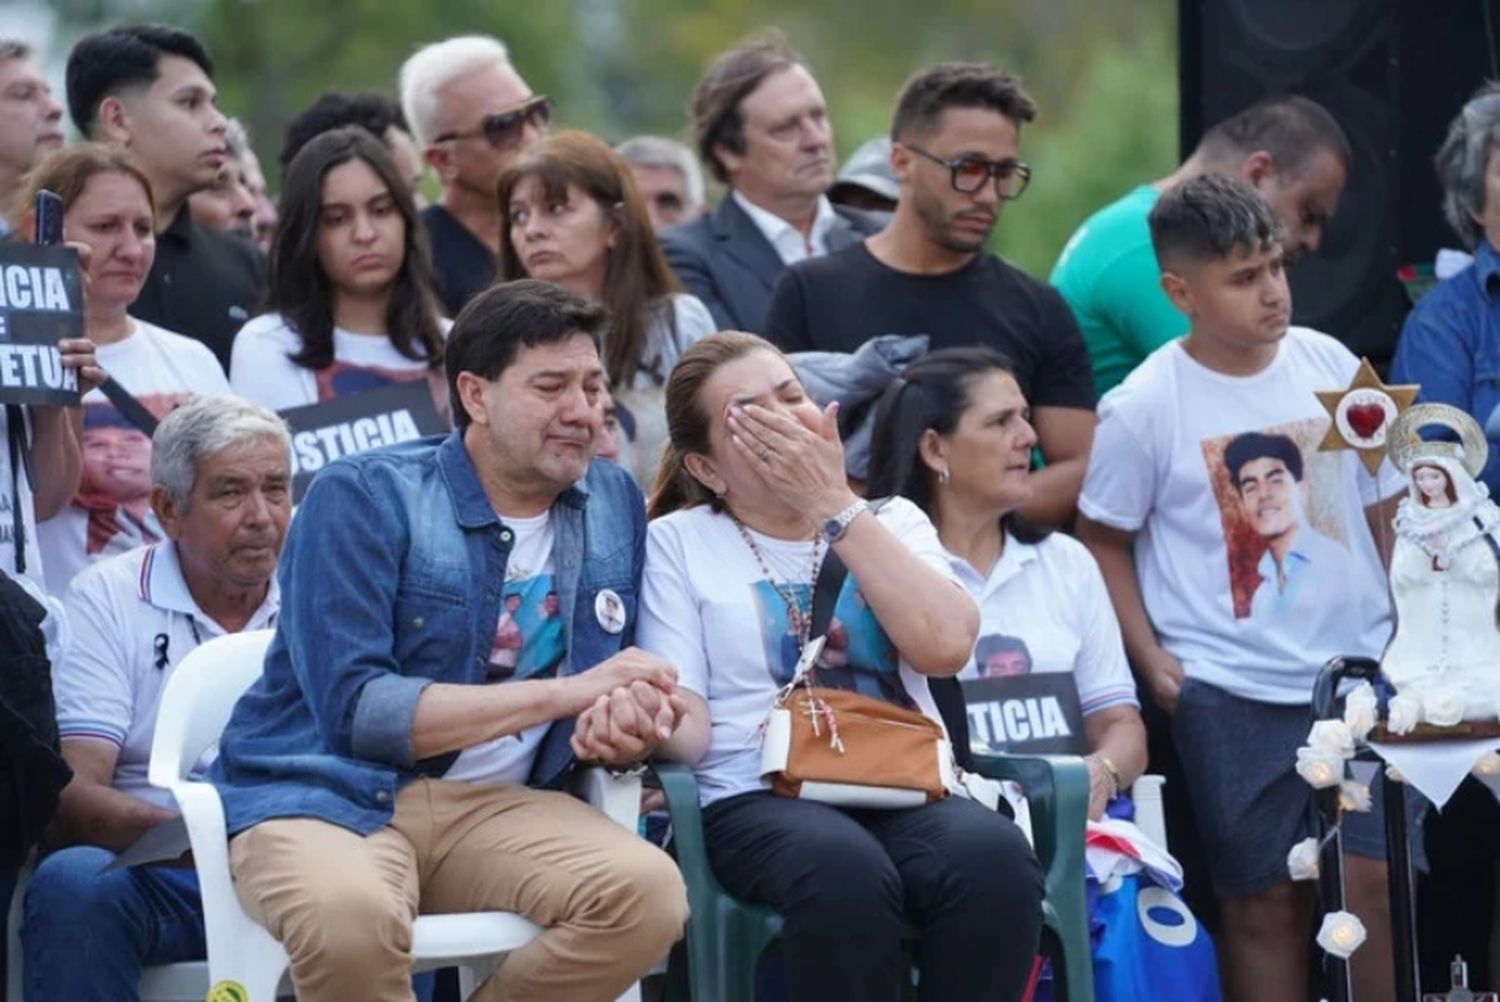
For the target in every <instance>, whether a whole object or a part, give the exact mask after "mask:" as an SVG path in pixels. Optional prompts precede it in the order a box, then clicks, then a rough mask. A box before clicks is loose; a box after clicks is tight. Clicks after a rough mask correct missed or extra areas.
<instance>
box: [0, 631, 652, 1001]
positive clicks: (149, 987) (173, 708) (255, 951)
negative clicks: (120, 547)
mask: <svg viewBox="0 0 1500 1002" xmlns="http://www.w3.org/2000/svg"><path fill="white" fill-rule="evenodd" d="M271 636H272V631H270V630H260V631H255V632H247V633H237V634H231V635H228V636H224V637H218V638H215V639H214V640H210V641H209V642H208V643H206V644H203V645H202V646H201V647H199V648H198V649H197V650H195V651H193V652H192V653H191V654H189V655H188V656H187V657H185V658H183V659H182V662H181V663H180V664H178V665H177V667H176V668H175V669H174V670H173V673H172V677H171V679H169V680H168V682H167V686H166V689H165V691H164V692H163V693H162V700H161V708H160V711H159V712H158V714H157V722H156V733H155V735H154V740H153V741H152V745H151V765H150V772H149V778H150V780H151V784H152V785H153V786H157V787H161V788H162V789H166V790H170V791H171V792H172V795H173V796H174V797H175V798H176V799H177V805H178V808H179V809H180V810H181V811H182V816H183V819H184V821H185V822H186V824H187V829H188V836H189V838H190V840H191V842H192V847H193V859H194V863H195V865H196V867H197V871H198V883H199V889H200V891H201V893H202V897H203V914H204V925H205V932H206V934H207V943H208V960H207V961H206V962H204V961H197V962H189V963H180V964H166V965H162V966H159V967H151V968H148V969H146V971H145V972H143V974H142V976H141V998H142V1000H143V1002H197V1000H201V999H202V998H203V997H204V996H205V995H206V994H207V992H208V990H209V988H210V986H212V985H217V984H219V983H220V982H223V981H232V982H237V983H238V984H239V985H240V986H241V987H242V988H243V989H244V991H245V996H244V997H245V999H246V1000H247V1002H271V1000H272V999H274V998H277V997H281V996H287V997H289V996H290V995H291V987H290V982H289V980H288V979H286V978H285V977H284V975H285V973H286V969H287V956H286V951H285V950H283V949H282V947H281V944H280V943H279V942H277V941H276V939H275V938H273V937H272V936H271V934H270V933H269V932H267V931H266V930H265V928H264V927H262V926H260V925H259V924H257V923H256V922H255V921H254V920H252V919H251V918H250V917H249V916H248V915H246V914H245V912H244V910H243V909H242V908H241V907H240V902H239V898H238V897H236V896H235V893H234V884H233V882H232V880H231V877H230V874H229V842H228V836H227V834H226V831H225V823H224V805H223V803H222V802H221V801H220V799H219V793H218V791H217V790H216V789H214V787H213V786H212V785H210V784H208V783H205V782H201V781H194V780H192V779H190V778H189V777H190V774H191V772H192V769H193V766H194V764H195V763H196V762H197V761H198V759H199V758H200V757H201V756H202V754H203V752H204V751H205V750H207V749H208V748H209V747H210V746H212V745H213V744H215V743H216V742H217V741H218V738H219V733H220V732H221V731H222V730H223V729H224V725H225V723H227V722H228V720H229V714H230V712H231V711H232V710H233V708H234V704H235V702H236V701H237V700H238V699H239V697H240V695H241V694H242V693H243V692H244V691H245V690H246V689H247V688H249V686H250V684H251V683H252V682H254V681H255V680H256V678H258V677H259V676H260V673H261V665H262V663H263V662H264V660H265V653H266V648H267V647H268V646H269V645H270V641H271ZM581 785H582V787H583V789H582V790H580V791H579V793H580V795H582V796H583V797H584V799H586V800H587V801H588V802H589V803H591V804H593V805H594V806H596V807H599V808H600V809H601V810H603V811H604V812H605V813H606V814H608V815H609V816H610V817H611V818H613V819H614V820H616V821H618V822H620V824H622V825H624V826H625V827H627V828H629V829H630V830H631V831H635V826H636V821H637V819H638V814H639V807H640V779H639V778H637V777H615V776H611V775H610V774H608V773H607V772H606V771H605V770H603V769H589V770H585V771H584V773H583V780H582V784H581ZM23 889H24V884H22V885H21V886H18V887H17V890H16V895H15V899H14V900H13V902H12V907H11V916H10V918H11V921H10V923H9V927H10V933H11V939H12V942H14V937H15V933H16V930H17V929H18V928H19V919H20V901H21V895H22V893H23ZM541 931H542V930H541V928H540V927H539V926H537V925H535V924H534V923H532V922H531V921H529V920H527V919H525V918H523V917H521V916H520V915H516V914H513V913H511V912H475V913H469V914H457V915H422V916H419V917H418V918H417V920H416V922H415V924H414V925H413V927H412V958H413V970H414V971H425V970H431V969H433V968H438V967H457V968H458V969H459V982H460V986H461V990H462V994H463V996H464V997H465V998H467V997H468V996H469V994H470V993H471V992H472V991H473V990H474V988H475V987H477V986H478V985H479V984H480V983H481V982H483V981H484V979H485V978H486V977H488V976H489V974H490V973H491V972H492V971H493V970H494V969H495V967H496V966H498V965H499V963H500V961H501V960H502V959H503V958H504V956H505V954H507V953H509V952H510V951H511V950H515V949H517V948H518V947H521V946H524V945H525V944H526V943H528V942H530V941H531V940H532V939H534V938H535V937H536V936H537V935H539V934H540V933H541ZM20 959H21V958H20V952H19V950H18V949H15V948H14V947H13V948H12V949H11V951H10V962H9V967H10V978H9V982H10V992H11V993H12V994H11V996H10V998H11V1002H20V997H21V996H20V989H19V985H20ZM639 998H640V988H639V986H638V985H637V986H633V987H632V988H631V990H630V991H629V992H627V993H626V994H625V995H624V996H622V999H623V1000H628V1002H637V1000H639Z"/></svg>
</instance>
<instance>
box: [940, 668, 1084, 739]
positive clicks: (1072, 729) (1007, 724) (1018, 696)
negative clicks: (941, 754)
mask: <svg viewBox="0 0 1500 1002" xmlns="http://www.w3.org/2000/svg"><path fill="white" fill-rule="evenodd" d="M962 686H963V690H964V702H965V703H966V704H967V706H968V712H969V742H970V744H972V745H973V746H974V747H975V748H976V749H983V750H985V751H1006V752H1016V753H1020V752H1025V753H1028V754H1037V755H1043V754H1045V755H1084V754H1087V753H1088V750H1089V748H1088V740H1087V738H1086V737H1085V735H1084V733H1083V709H1082V707H1081V706H1080V705H1079V702H1078V683H1077V682H1075V681H1074V680H1073V676H1072V674H1071V673H1069V672H1037V673H1034V674H1026V675H1010V676H1006V677H1004V678H980V679H968V680H965V681H964V682H963V683H962Z"/></svg>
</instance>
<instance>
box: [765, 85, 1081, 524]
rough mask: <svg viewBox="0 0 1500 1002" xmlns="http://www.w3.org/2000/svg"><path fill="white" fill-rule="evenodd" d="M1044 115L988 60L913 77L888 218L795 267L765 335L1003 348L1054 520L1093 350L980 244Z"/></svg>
mask: <svg viewBox="0 0 1500 1002" xmlns="http://www.w3.org/2000/svg"><path fill="white" fill-rule="evenodd" d="M1035 114H1036V108H1035V105H1033V103H1032V101H1031V98H1029V97H1028V96H1027V95H1026V94H1025V92H1023V91H1022V90H1021V88H1020V84H1019V82H1018V81H1017V80H1016V78H1015V77H1013V76H1011V75H1010V74H1008V73H1004V72H1002V71H1000V70H997V69H994V68H992V67H988V66H980V65H976V64H958V63H951V64H944V65H940V66H934V67H932V68H930V69H926V70H923V71H921V72H919V73H917V74H916V75H915V76H914V77H912V78H911V79H910V80H909V81H907V84H906V86H905V87H904V88H903V89H902V91H901V95H900V96H899V97H898V98H897V102H896V111H895V115H894V118H893V120H892V123H891V138H892V142H893V146H892V150H891V165H892V167H893V169H894V170H895V173H896V177H897V180H898V181H899V182H900V184H901V199H900V201H899V202H898V203H897V206H896V212H895V215H894V216H893V217H892V219H891V223H890V225H889V226H888V227H886V229H885V230H883V231H882V232H880V233H877V234H876V235H875V236H872V237H870V238H868V239H866V240H865V241H864V242H862V243H859V244H855V245H854V246H852V247H848V248H846V249H844V250H842V251H839V252H837V253H835V254H830V255H828V256H827V257H822V258H813V259H809V260H807V261H803V262H801V263H800V264H796V265H794V266H792V267H791V268H789V269H787V271H786V272H785V273H783V275H782V277H781V279H780V281H779V282H778V283H777V285H776V290H775V292H774V293H773V294H772V297H771V305H770V307H769V309H768V310H767V313H766V336H767V337H768V338H770V339H771V340H772V341H774V342H775V343H776V344H778V345H780V346H781V348H782V349H784V350H786V351H811V350H819V351H854V350H855V349H856V348H858V347H859V346H860V345H861V344H863V343H864V342H865V341H867V340H869V339H870V338H871V337H874V336H876V335H879V334H926V335H928V337H929V338H930V339H931V347H932V348H934V349H936V348H945V347H951V346H955V345H966V344H975V343H980V344H987V345H990V346H992V347H995V348H998V349H1000V350H1001V351H1003V352H1004V353H1005V354H1006V355H1008V356H1009V357H1010V359H1011V361H1012V362H1013V363H1014V365H1015V376H1016V382H1017V383H1019V384H1020V387H1021V391H1022V392H1023V393H1025V394H1026V399H1027V401H1028V402H1029V403H1030V404H1031V408H1032V415H1031V417H1032V424H1033V425H1035V427H1036V432H1037V437H1038V439H1039V448H1040V450H1041V453H1042V457H1043V459H1045V460H1046V468H1045V469H1043V470H1040V471H1038V472H1037V473H1036V475H1035V478H1034V482H1035V493H1034V495H1033V497H1032V500H1031V501H1030V502H1028V504H1027V505H1026V507H1025V508H1024V509H1023V514H1025V515H1027V516H1028V517H1029V518H1031V520H1032V521H1034V522H1037V523H1041V524H1045V525H1052V526H1058V525H1063V524H1065V523H1066V522H1067V521H1068V520H1069V519H1070V518H1071V517H1072V514H1073V509H1074V506H1075V504H1076V502H1077V500H1078V491H1079V489H1080V488H1081V486H1082V484H1083V473H1084V466H1085V464H1086V463H1087V461H1088V452H1089V446H1090V444H1091V443H1092V441H1093V434H1094V389H1093V380H1092V376H1091V374H1090V370H1089V359H1088V354H1087V352H1086V351H1085V349H1084V346H1083V339H1082V338H1081V337H1080V336H1079V333H1078V325H1077V323H1076V322H1075V321H1074V320H1073V314H1072V312H1071V311H1070V310H1069V309H1068V307H1067V304H1066V303H1064V302H1063V300H1062V297H1060V296H1059V295H1058V294H1057V292H1056V291H1055V290H1053V289H1051V288H1050V287H1048V286H1046V285H1044V284H1043V283H1041V282H1038V281H1036V280H1035V279H1033V278H1031V277H1030V276H1028V275H1026V274H1025V273H1023V272H1021V271H1020V270H1019V269H1017V268H1014V267H1012V266H1011V265H1009V264H1006V263H1005V262H1004V261H1002V260H1001V259H1000V258H998V257H996V256H995V255H993V254H991V253H989V252H987V251H986V250H985V249H984V245H985V241H986V240H987V239H988V238H989V235H990V232H991V231H992V230H993V229H994V226H995V222H996V220H998V218H999V216H1000V210H1001V208H1002V206H1003V205H1004V203H1005V202H1006V201H1008V200H1010V199H1013V198H1015V197H1017V196H1018V195H1020V193H1021V191H1022V190H1023V189H1024V188H1025V187H1026V181H1027V179H1028V178H1029V177H1030V174H1031V171H1030V168H1028V167H1027V166H1026V165H1025V164H1024V163H1022V162H1021V161H1020V159H1019V156H1018V155H1019V149H1020V127H1021V123H1022V122H1029V121H1031V120H1032V118H1033V117H1034V116H1035Z"/></svg>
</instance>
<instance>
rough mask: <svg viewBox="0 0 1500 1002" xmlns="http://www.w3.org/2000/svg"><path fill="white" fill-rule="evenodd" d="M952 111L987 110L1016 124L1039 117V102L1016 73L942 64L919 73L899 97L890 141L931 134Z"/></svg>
mask: <svg viewBox="0 0 1500 1002" xmlns="http://www.w3.org/2000/svg"><path fill="white" fill-rule="evenodd" d="M949 108H984V109H988V110H990V111H995V112H999V113H1000V114H1001V115H1004V116H1005V117H1006V118H1008V119H1010V120H1011V121H1012V122H1014V123H1015V124H1016V125H1018V126H1019V125H1020V124H1021V123H1023V122H1029V121H1031V120H1032V119H1034V118H1036V102H1034V101H1033V100H1032V99H1031V98H1030V96H1028V95H1027V93H1026V92H1025V91H1024V90H1022V89H1021V80H1020V78H1019V77H1017V76H1015V75H1014V74H1011V73H1007V72H1005V71H1004V70H1001V69H997V68H995V67H994V66H986V65H984V64H983V63H939V64H938V65H936V66H929V67H927V69H925V70H918V71H917V72H916V73H914V74H913V75H912V77H911V79H909V80H907V81H906V83H905V85H904V86H902V88H901V93H900V94H898V95H897V96H896V110H895V112H894V113H893V114H892V115H891V138H892V139H894V140H895V141H897V142H901V141H902V140H905V139H911V138H913V137H917V136H923V135H926V134H927V133H929V132H931V131H932V130H933V129H934V128H935V127H936V126H937V124H938V119H939V118H940V117H941V116H942V114H943V112H944V111H946V110H947V109H949Z"/></svg>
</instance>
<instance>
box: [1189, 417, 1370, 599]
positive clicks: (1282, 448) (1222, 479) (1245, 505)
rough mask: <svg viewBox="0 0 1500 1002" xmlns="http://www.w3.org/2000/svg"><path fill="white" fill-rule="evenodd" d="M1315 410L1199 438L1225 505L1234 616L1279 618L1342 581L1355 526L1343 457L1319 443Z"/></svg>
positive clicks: (1320, 421) (1321, 427)
mask: <svg viewBox="0 0 1500 1002" xmlns="http://www.w3.org/2000/svg"><path fill="white" fill-rule="evenodd" d="M1327 430H1328V418H1326V417H1315V418H1308V419H1306V420H1304V421H1297V422H1293V423H1291V424H1283V425H1276V426H1273V427H1269V428H1264V429H1261V430H1258V431H1247V432H1241V433H1239V434H1235V435H1225V436H1222V437H1219V438H1212V439H1205V440H1204V441H1203V442H1202V443H1200V445H1201V447H1202V450H1203V461H1204V463H1205V464H1206V465H1207V467H1208V478H1209V483H1210V485H1211V486H1212V488H1213V492H1214V498H1215V500H1217V502H1218V505H1219V514H1220V517H1221V520H1222V524H1223V529H1224V545H1225V548H1226V550H1227V551H1228V556H1229V585H1230V597H1231V600H1232V602H1233V605H1234V617H1235V618H1236V619H1252V620H1255V619H1261V618H1267V619H1270V618H1274V617H1277V616H1281V615H1285V614H1287V613H1289V612H1291V611H1292V610H1293V609H1295V608H1296V605H1297V602H1298V600H1299V598H1300V599H1302V600H1304V601H1305V600H1306V599H1308V598H1313V597H1315V596H1316V594H1317V593H1318V592H1320V591H1323V590H1324V589H1329V588H1339V587H1341V584H1340V580H1341V577H1342V575H1343V574H1345V573H1346V572H1347V569H1348V567H1349V559H1350V553H1349V542H1348V540H1349V534H1348V530H1347V527H1346V526H1345V524H1344V519H1343V514H1342V512H1343V507H1342V504H1341V499H1340V497H1339V486H1340V483H1341V474H1342V468H1341V457H1340V456H1339V455H1338V454H1336V453H1332V452H1321V451H1319V450H1318V443H1319V442H1321V441H1322V439H1323V436H1324V434H1325V433H1326V432H1327Z"/></svg>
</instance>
